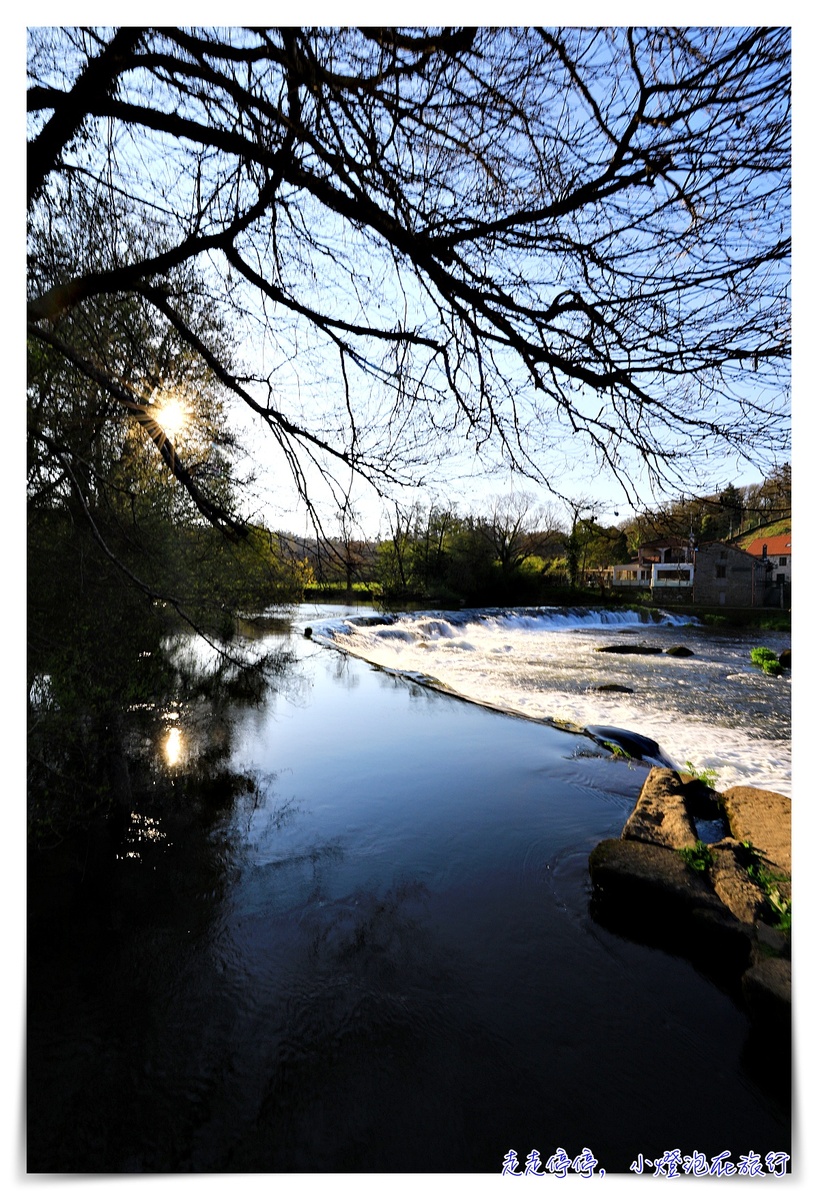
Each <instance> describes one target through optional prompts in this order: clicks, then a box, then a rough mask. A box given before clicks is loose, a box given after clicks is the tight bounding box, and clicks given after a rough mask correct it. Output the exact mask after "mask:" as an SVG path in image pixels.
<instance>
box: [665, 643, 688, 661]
mask: <svg viewBox="0 0 818 1200" xmlns="http://www.w3.org/2000/svg"><path fill="white" fill-rule="evenodd" d="M665 654H669V655H670V656H671V658H692V657H693V651H692V650H690V649H688V647H687V646H668V648H667V650H665Z"/></svg>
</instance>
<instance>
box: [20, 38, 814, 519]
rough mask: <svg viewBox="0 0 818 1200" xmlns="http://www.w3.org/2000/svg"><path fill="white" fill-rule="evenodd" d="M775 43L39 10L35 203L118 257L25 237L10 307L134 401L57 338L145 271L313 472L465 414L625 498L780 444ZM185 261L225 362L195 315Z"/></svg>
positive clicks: (154, 309) (367, 466)
mask: <svg viewBox="0 0 818 1200" xmlns="http://www.w3.org/2000/svg"><path fill="white" fill-rule="evenodd" d="M789 55H790V49H789V32H788V30H786V29H777V28H749V29H740V28H733V27H730V28H717V29H716V28H702V29H678V28H676V29H674V28H671V29H665V28H663V29H658V28H647V29H624V28H608V29H605V28H603V29H587V28H583V29H541V28H522V29H497V28H490V29H489V28H480V29H454V28H445V29H443V28H441V29H420V30H418V29H391V28H361V29H354V28H341V29H335V28H317V29H313V28H311V29H301V28H281V29H218V30H216V29H209V28H204V29H182V28H162V29H159V28H145V29H131V28H123V29H119V30H116V31H113V32H112V31H111V30H99V29H94V28H83V29H79V28H66V29H35V30H32V31H31V33H30V77H31V87H30V91H29V113H30V131H31V136H30V142H29V164H28V166H29V172H28V183H29V214H30V220H31V222H32V225H33V227H38V226H42V225H44V224H50V225H59V223H60V220H61V216H60V214H61V212H64V211H65V209H66V207H68V208H70V206H71V205H72V204H73V203H74V201H75V200H76V198H77V197H78V196H83V197H84V201H85V203H86V205H87V206H88V207H89V208H91V209H94V208H95V206H97V209H96V211H98V212H99V214H100V215H99V217H98V219H99V222H100V225H99V232H98V236H99V239H100V242H102V243H104V244H105V246H106V247H107V248H108V255H107V261H106V263H105V264H103V265H96V266H93V267H90V268H89V269H87V270H82V271H80V272H79V273H72V272H71V271H66V273H65V274H64V276H63V277H61V278H58V279H52V278H48V277H44V275H43V274H42V272H41V271H40V269H39V264H38V262H37V261H36V259H34V260H33V261H32V263H31V269H30V289H29V304H28V315H29V333H30V336H31V337H32V338H33V339H35V341H38V342H40V343H41V344H47V345H48V346H49V347H51V349H52V350H53V351H55V352H56V353H58V354H61V355H63V356H64V357H65V359H66V360H67V361H70V362H71V363H72V366H73V368H74V369H75V370H78V371H82V372H84V373H85V374H86V375H87V377H88V378H89V379H93V380H94V381H95V384H96V385H97V386H100V387H104V388H106V389H107V392H108V394H109V395H110V397H111V398H112V400H113V402H114V403H115V404H118V405H120V406H124V407H126V408H129V411H131V413H132V414H133V415H134V416H135V417H136V418H137V419H138V418H139V413H140V406H144V404H145V402H146V396H145V394H144V389H143V384H142V382H141V381H140V380H139V379H134V378H131V377H130V376H129V374H128V370H127V363H126V361H125V356H123V358H122V361H121V362H120V363H119V364H117V363H115V362H111V361H106V362H105V363H104V364H101V363H100V362H98V361H97V359H96V357H95V355H94V353H93V350H92V348H90V347H89V346H88V345H83V346H81V347H78V346H77V345H75V344H74V342H73V340H72V329H73V328H75V327H76V325H77V321H76V314H77V313H78V312H81V311H83V310H84V309H86V308H87V307H88V306H91V305H93V303H94V301H95V300H96V299H97V298H99V297H100V296H108V297H112V298H114V299H116V300H120V301H121V300H124V299H125V298H127V297H138V298H139V300H140V303H142V304H145V305H147V306H148V307H149V308H150V311H151V313H152V320H153V322H154V323H155V326H156V328H157V329H173V330H174V331H175V334H176V335H177V336H179V337H181V338H182V339H183V340H184V341H185V342H186V344H187V346H188V347H189V349H190V351H191V352H192V353H194V354H195V355H197V356H198V357H199V358H200V359H201V361H202V363H203V364H205V365H206V366H207V367H208V368H209V369H210V370H211V371H212V372H213V373H214V374H215V375H216V377H217V378H218V379H219V380H220V381H221V383H222V384H223V386H224V387H225V388H227V389H228V390H229V391H230V392H232V393H233V395H234V396H236V397H238V398H240V399H241V401H243V402H244V403H245V404H246V405H247V406H249V408H250V409H251V410H252V411H253V413H255V414H256V416H257V418H258V421H259V422H260V423H261V425H263V426H264V427H266V429H267V430H268V431H269V433H270V434H271V435H272V437H273V438H274V439H275V442H276V444H277V446H278V447H279V449H280V451H281V454H282V456H283V462H285V463H286V465H287V466H288V468H289V470H290V472H291V473H292V477H293V479H294V480H295V482H296V484H297V485H298V487H299V488H300V489H301V490H302V492H307V490H308V471H309V465H310V464H311V463H313V464H315V465H317V466H318V467H319V468H320V470H321V472H322V475H323V477H324V478H325V479H326V480H327V481H328V482H329V484H330V486H335V485H334V482H333V481H334V480H336V478H337V488H336V496H337V497H338V498H342V497H343V495H344V494H345V489H346V488H347V487H348V475H349V472H350V471H355V472H358V473H359V474H360V475H362V476H363V477H364V478H366V479H368V480H369V481H370V482H371V483H372V484H373V485H374V486H375V487H376V488H378V489H379V490H380V491H381V492H386V491H388V490H389V488H390V487H391V486H392V485H394V484H396V483H400V482H406V481H412V480H417V479H418V478H422V477H423V475H424V472H425V471H426V470H427V464H429V463H430V462H434V461H435V459H436V458H439V457H442V456H445V455H446V454H448V453H450V449H451V445H452V444H453V443H452V440H451V439H452V438H459V437H461V436H462V437H466V438H468V439H471V440H472V442H473V443H474V444H475V445H476V446H477V447H480V446H482V445H484V444H486V443H488V444H490V445H492V446H493V447H494V448H495V449H496V451H497V452H498V453H499V454H500V455H501V456H502V457H503V458H504V459H505V460H506V462H507V463H509V464H511V465H513V466H514V467H516V468H517V469H518V470H519V471H521V472H523V473H524V474H526V475H527V476H528V477H529V478H530V479H532V480H536V481H539V482H541V483H542V482H544V483H549V482H551V476H550V470H551V467H550V464H551V462H552V459H551V458H550V457H549V456H550V454H551V453H552V452H554V451H556V452H558V453H560V454H574V455H575V456H576V457H578V458H580V459H582V460H584V461H589V462H593V461H594V460H595V461H596V462H597V463H598V464H599V467H600V469H604V470H609V471H612V472H613V473H614V474H615V475H616V476H617V477H618V478H619V479H620V481H621V483H622V485H623V487H624V489H625V492H626V494H627V495H628V496H633V495H634V494H635V490H636V487H637V483H638V481H637V478H636V471H635V466H634V464H637V465H638V466H639V469H640V470H641V469H642V468H643V467H644V468H646V469H647V472H648V476H649V479H650V480H651V481H652V482H653V483H654V484H656V485H658V486H660V487H671V486H677V485H678V484H679V483H680V482H684V483H685V484H688V483H689V480H690V478H691V473H692V472H694V471H695V470H697V469H699V468H700V467H702V466H704V467H708V466H710V465H712V462H713V461H715V462H718V461H721V460H722V459H723V456H724V454H725V453H726V452H728V451H729V452H731V453H733V452H737V453H739V454H744V455H745V456H747V457H748V458H751V459H753V460H754V461H756V462H763V461H771V462H772V461H780V460H781V459H782V458H785V457H786V447H787V431H788V422H787V407H786V406H787V394H788V371H789V303H788V283H789V275H788V255H789V215H788V210H789V161H790V160H789ZM114 198H115V200H116V203H108V205H107V207H106V209H105V213H104V214H103V212H102V208H101V201H102V200H103V199H107V200H108V201H111V200H112V199H114ZM117 214H120V215H117ZM134 227H139V228H142V229H144V230H150V231H151V237H150V238H149V239H146V238H141V239H135V238H133V237H131V236H129V229H132V228H134ZM191 262H195V263H196V264H197V267H198V270H199V273H200V275H201V276H202V277H203V278H205V279H206V280H207V286H208V288H209V301H210V304H211V305H212V306H213V308H214V309H218V310H219V312H220V313H221V315H222V319H223V321H224V322H226V323H228V324H229V326H230V328H231V329H232V336H233V339H234V342H235V344H236V345H238V346H240V347H242V348H243V350H244V354H243V361H231V359H230V358H229V357H227V356H226V355H225V354H224V352H223V347H221V346H219V345H217V344H213V343H212V342H211V341H210V340H209V339H208V337H207V334H206V332H205V331H203V330H202V329H200V328H198V327H197V326H196V325H194V324H191V323H190V322H189V321H188V320H187V319H186V316H185V312H184V309H183V306H182V305H180V304H179V303H178V297H177V296H176V295H175V294H174V289H173V287H172V286H169V280H170V279H171V278H172V277H173V273H174V272H175V271H178V269H179V268H180V267H181V266H183V265H185V264H189V263H191ZM166 465H167V467H168V469H170V470H172V471H174V472H175V473H176V474H177V475H178V477H179V478H180V480H181V482H182V483H183V485H184V486H186V487H189V488H192V489H194V491H195V489H196V487H197V486H198V485H197V484H196V483H195V481H194V480H192V479H190V477H187V478H186V477H185V465H184V461H183V459H182V458H181V457H180V456H174V457H172V458H170V459H169V460H168V461H167V462H166ZM197 503H199V506H200V508H201V509H202V511H205V510H206V509H207V506H208V505H210V504H211V503H212V504H213V505H214V506H215V510H214V512H213V513H212V514H211V515H212V516H218V510H219V501H218V498H217V497H215V498H210V497H208V496H207V489H206V487H204V485H202V486H201V487H200V488H199V499H198V500H197Z"/></svg>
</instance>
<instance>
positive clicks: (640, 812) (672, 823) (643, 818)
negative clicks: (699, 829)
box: [622, 767, 698, 850]
mask: <svg viewBox="0 0 818 1200" xmlns="http://www.w3.org/2000/svg"><path fill="white" fill-rule="evenodd" d="M622 837H623V838H625V839H626V840H628V841H636V842H651V843H652V844H653V845H656V846H667V847H668V848H669V849H671V850H681V849H682V848H683V847H685V846H689V847H693V846H695V845H696V842H697V840H698V835H697V833H696V825H695V822H694V821H693V818H692V817H691V816H690V814H689V813H688V810H687V806H686V804H685V797H684V791H683V785H682V781H681V779H680V778H679V776H678V775H677V774H676V772H675V771H668V770H663V769H662V768H659V767H653V769H652V770H651V771H650V774H649V775H648V777H647V779H646V780H645V782H644V784H643V786H642V791H641V793H640V795H639V799H638V800H637V802H636V807H635V808H634V810H633V812H632V813H631V815H630V816H629V817H628V820H627V821H626V822H625V828H624V829H623V830H622Z"/></svg>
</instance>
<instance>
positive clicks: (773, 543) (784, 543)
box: [747, 533, 792, 558]
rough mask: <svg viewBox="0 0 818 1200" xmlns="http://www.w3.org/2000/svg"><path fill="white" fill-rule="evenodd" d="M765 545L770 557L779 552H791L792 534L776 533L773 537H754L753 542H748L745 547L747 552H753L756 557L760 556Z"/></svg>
mask: <svg viewBox="0 0 818 1200" xmlns="http://www.w3.org/2000/svg"><path fill="white" fill-rule="evenodd" d="M765 546H766V547H767V554H768V555H769V556H770V557H772V556H773V555H776V556H778V555H779V554H792V534H791V533H777V534H776V535H775V537H768V538H756V539H755V541H754V542H750V545H749V546H748V547H747V553H748V554H754V555H755V556H756V558H761V556H762V554H763V553H764V547H765Z"/></svg>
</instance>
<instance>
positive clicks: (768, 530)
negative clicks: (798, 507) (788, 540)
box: [733, 517, 792, 550]
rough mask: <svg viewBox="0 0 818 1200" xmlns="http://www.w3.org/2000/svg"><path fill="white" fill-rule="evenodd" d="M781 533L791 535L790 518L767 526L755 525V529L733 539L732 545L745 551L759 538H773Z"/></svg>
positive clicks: (772, 522)
mask: <svg viewBox="0 0 818 1200" xmlns="http://www.w3.org/2000/svg"><path fill="white" fill-rule="evenodd" d="M782 533H792V517H784V518H783V519H782V520H780V521H771V522H770V524H769V525H757V526H756V527H755V529H749V530H747V532H746V533H742V535H741V537H737V538H733V545H734V546H738V547H739V548H740V549H741V550H746V549H747V547H748V546H749V545H750V544H751V543H752V542H755V541H757V540H758V539H759V538H774V537H778V536H779V535H780V534H782Z"/></svg>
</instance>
